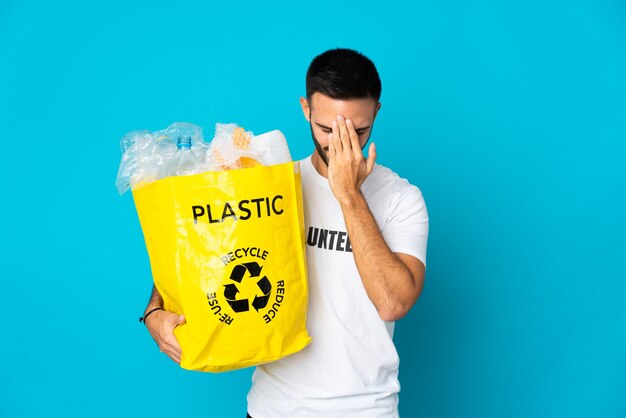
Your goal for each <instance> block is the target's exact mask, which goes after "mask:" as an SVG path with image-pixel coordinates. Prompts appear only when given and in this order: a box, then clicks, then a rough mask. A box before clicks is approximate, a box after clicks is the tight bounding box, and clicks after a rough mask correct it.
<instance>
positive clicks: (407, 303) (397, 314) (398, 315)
mask: <svg viewBox="0 0 626 418" xmlns="http://www.w3.org/2000/svg"><path fill="white" fill-rule="evenodd" d="M421 293H422V286H419V287H415V288H414V289H413V291H412V292H410V293H409V294H407V295H406V296H405V297H404V298H403V299H401V300H396V301H394V302H389V303H387V304H386V305H385V306H382V307H377V310H378V316H380V319H382V320H383V321H386V322H393V321H398V320H400V319H402V318H404V317H405V316H406V315H407V314H408V313H409V311H410V310H411V308H412V307H413V305H415V302H417V299H418V298H419V296H420V294H421Z"/></svg>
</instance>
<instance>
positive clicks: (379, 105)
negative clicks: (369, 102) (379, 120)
mask: <svg viewBox="0 0 626 418" xmlns="http://www.w3.org/2000/svg"><path fill="white" fill-rule="evenodd" d="M382 105H383V104H382V103H381V102H378V104H377V105H376V111H375V112H374V119H376V115H378V111H379V110H380V107H381V106H382Z"/></svg>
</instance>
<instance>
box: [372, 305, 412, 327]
mask: <svg viewBox="0 0 626 418" xmlns="http://www.w3.org/2000/svg"><path fill="white" fill-rule="evenodd" d="M412 306H413V304H408V303H406V304H403V303H394V304H393V305H391V306H386V307H384V308H381V309H378V316H380V319H382V320H383V321H385V322H393V321H398V320H400V319H402V318H404V317H405V316H406V314H408V313H409V311H410V310H411V307H412Z"/></svg>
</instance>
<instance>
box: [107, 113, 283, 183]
mask: <svg viewBox="0 0 626 418" xmlns="http://www.w3.org/2000/svg"><path fill="white" fill-rule="evenodd" d="M120 147H121V150H122V161H121V163H120V167H119V170H118V173H117V178H116V181H115V186H116V187H117V190H118V191H119V193H120V194H124V193H125V192H126V191H127V190H129V189H136V188H139V187H142V186H144V185H147V184H149V183H152V182H153V181H156V180H160V179H163V178H166V177H169V176H182V175H188V174H197V173H202V172H205V171H225V170H236V169H242V168H252V167H256V166H259V165H265V166H270V165H275V164H282V163H286V162H289V161H291V154H290V153H289V147H288V146H287V141H286V140H285V136H284V135H283V134H282V133H281V132H280V131H278V130H274V131H270V132H267V133H265V134H263V135H258V136H254V134H253V133H252V132H251V131H246V130H245V129H243V128H242V127H239V126H237V124H235V123H228V124H223V123H217V124H215V136H214V138H213V140H212V141H211V143H210V144H209V143H207V142H205V141H204V139H203V137H202V128H201V127H199V126H197V125H194V124H192V123H187V122H176V123H173V124H172V125H170V126H168V127H167V128H166V129H163V130H160V131H155V132H150V131H147V130H137V131H132V132H129V133H128V134H126V135H124V137H123V138H122V141H121V143H120Z"/></svg>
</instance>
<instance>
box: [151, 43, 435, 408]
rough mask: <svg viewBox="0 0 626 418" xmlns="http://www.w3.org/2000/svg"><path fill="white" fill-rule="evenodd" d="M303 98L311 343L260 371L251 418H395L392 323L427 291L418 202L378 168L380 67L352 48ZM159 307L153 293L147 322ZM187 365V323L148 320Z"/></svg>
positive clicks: (318, 74) (424, 223)
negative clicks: (183, 346) (375, 136)
mask: <svg viewBox="0 0 626 418" xmlns="http://www.w3.org/2000/svg"><path fill="white" fill-rule="evenodd" d="M306 93H307V97H306V98H301V99H300V104H301V106H302V111H303V112H304V116H305V118H306V119H307V121H308V122H309V124H310V127H311V134H312V136H313V142H314V145H315V152H314V153H313V154H312V155H311V156H309V157H307V158H305V159H303V160H301V161H300V166H301V174H302V188H303V200H304V214H305V228H306V234H307V254H306V255H307V269H308V278H309V290H310V294H309V308H308V316H307V318H308V319H307V328H308V331H309V334H310V335H311V337H312V342H311V344H310V345H309V346H307V347H306V348H304V349H303V350H302V351H300V352H298V353H296V354H293V355H290V356H288V357H286V358H283V359H281V360H279V361H275V362H272V363H268V364H264V365H260V366H257V368H256V370H255V372H254V375H253V377H252V387H251V389H250V392H249V393H248V412H249V414H250V416H252V417H254V418H274V417H397V416H398V395H397V394H398V392H399V390H400V385H399V383H398V364H399V359H398V354H397V352H396V349H395V347H394V344H393V340H392V337H393V329H394V321H396V320H398V319H400V318H402V317H403V316H405V315H406V314H407V312H408V311H409V310H410V309H411V307H412V306H413V305H414V304H415V302H416V300H417V298H418V297H419V295H420V293H421V290H422V288H423V285H424V274H425V259H426V241H427V237H428V214H427V210H426V206H425V203H424V200H423V197H422V194H421V192H420V191H419V189H418V188H417V187H415V186H412V185H410V184H409V183H408V182H407V181H406V180H405V179H401V178H399V177H398V176H397V175H396V174H395V173H394V172H392V171H391V170H389V169H387V168H385V167H383V166H381V165H378V164H375V159H376V148H375V145H374V143H372V144H370V146H369V149H368V158H367V159H365V158H364V156H363V154H362V149H363V148H364V147H365V145H366V143H367V142H368V140H369V137H370V135H371V132H372V128H373V125H374V120H375V119H376V115H377V114H378V111H379V110H380V107H381V105H380V103H379V99H380V94H381V83H380V78H379V76H378V72H377V71H376V67H375V66H374V64H373V63H372V62H371V61H370V60H369V59H368V58H367V57H365V56H364V55H362V54H360V53H358V52H356V51H353V50H349V49H334V50H329V51H326V52H324V53H322V54H321V55H319V56H317V57H316V58H315V59H314V60H313V61H312V62H311V65H310V67H309V69H308V71H307V76H306ZM161 306H163V301H162V299H161V297H160V295H159V294H158V292H157V291H156V289H154V288H153V294H152V298H151V300H150V303H149V304H148V307H147V308H146V312H149V311H150V310H152V309H154V308H155V307H161ZM145 323H146V326H147V327H148V329H149V331H150V333H151V335H152V336H153V338H154V339H155V341H156V342H157V344H158V345H159V347H160V349H161V350H162V351H164V352H165V353H166V354H167V355H169V356H170V357H171V358H172V359H173V360H174V361H176V362H178V363H179V362H180V347H179V345H178V343H177V342H176V338H175V337H174V335H173V329H174V328H175V327H176V326H177V325H179V324H182V323H184V317H183V316H179V315H176V314H173V313H171V312H166V311H162V310H157V311H155V312H154V313H152V315H151V316H150V318H148V320H147V321H146V322H145Z"/></svg>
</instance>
